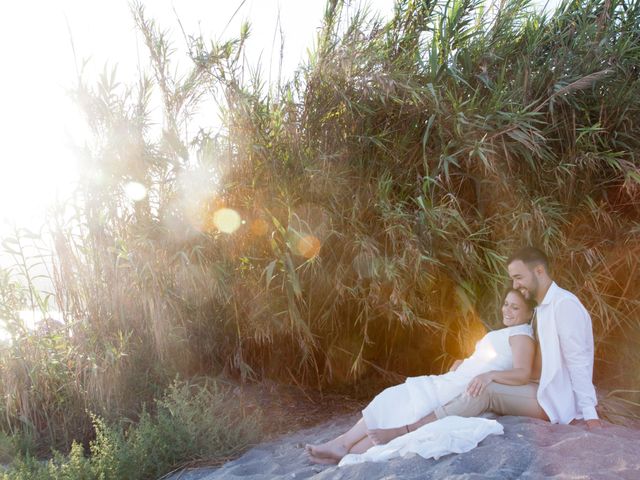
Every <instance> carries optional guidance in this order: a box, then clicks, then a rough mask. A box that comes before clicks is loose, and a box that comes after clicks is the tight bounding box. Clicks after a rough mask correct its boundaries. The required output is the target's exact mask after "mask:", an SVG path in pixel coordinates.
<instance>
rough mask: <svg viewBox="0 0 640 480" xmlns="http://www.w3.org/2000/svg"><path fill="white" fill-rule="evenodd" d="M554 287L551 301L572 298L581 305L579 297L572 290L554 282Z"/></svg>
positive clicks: (555, 301) (556, 301)
mask: <svg viewBox="0 0 640 480" xmlns="http://www.w3.org/2000/svg"><path fill="white" fill-rule="evenodd" d="M555 287H556V288H555V290H554V294H553V297H552V298H551V301H552V303H556V304H557V303H559V302H562V301H565V300H572V301H574V302H577V303H579V304H580V305H582V302H581V301H580V299H579V298H578V297H577V296H576V295H575V294H574V293H573V292H570V291H569V290H567V289H565V288H562V287H560V286H558V284H556V285H555Z"/></svg>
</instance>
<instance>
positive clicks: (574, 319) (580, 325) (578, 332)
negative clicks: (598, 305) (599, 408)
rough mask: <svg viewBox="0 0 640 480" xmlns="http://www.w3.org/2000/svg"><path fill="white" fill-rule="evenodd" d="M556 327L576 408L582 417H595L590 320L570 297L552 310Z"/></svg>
mask: <svg viewBox="0 0 640 480" xmlns="http://www.w3.org/2000/svg"><path fill="white" fill-rule="evenodd" d="M555 318H556V326H557V331H558V337H559V340H560V349H561V351H562V356H563V357H564V360H565V362H566V365H567V369H568V371H569V376H570V378H571V387H572V389H573V392H574V394H575V397H576V401H577V404H578V409H579V411H580V412H581V413H582V416H583V418H584V419H585V420H592V419H596V418H598V414H597V412H596V408H595V407H596V404H597V403H598V400H597V397H596V391H595V388H594V386H593V331H592V327H591V320H590V319H589V318H588V317H587V316H585V315H584V313H583V311H582V309H581V308H580V307H579V306H578V305H577V304H576V303H575V302H574V301H573V300H570V299H565V300H562V301H561V302H560V303H559V304H558V306H557V309H556V315H555Z"/></svg>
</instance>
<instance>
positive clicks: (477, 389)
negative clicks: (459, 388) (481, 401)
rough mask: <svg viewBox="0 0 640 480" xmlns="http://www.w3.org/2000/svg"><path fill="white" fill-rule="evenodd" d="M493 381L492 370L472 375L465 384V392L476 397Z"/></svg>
mask: <svg viewBox="0 0 640 480" xmlns="http://www.w3.org/2000/svg"><path fill="white" fill-rule="evenodd" d="M491 382H493V372H487V373H482V374H480V375H478V376H477V377H474V378H473V379H472V380H471V381H470V382H469V385H467V394H468V395H470V396H472V397H477V396H478V395H480V394H481V393H482V392H484V389H485V388H487V385H489V384H490V383H491Z"/></svg>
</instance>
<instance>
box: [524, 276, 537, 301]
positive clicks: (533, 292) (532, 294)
mask: <svg viewBox="0 0 640 480" xmlns="http://www.w3.org/2000/svg"><path fill="white" fill-rule="evenodd" d="M538 288H539V283H538V279H537V278H536V277H533V278H532V279H531V286H530V287H529V288H526V287H525V288H524V291H522V290H523V289H520V293H522V295H524V298H526V299H527V300H537V298H538Z"/></svg>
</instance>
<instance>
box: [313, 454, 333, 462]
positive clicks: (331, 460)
mask: <svg viewBox="0 0 640 480" xmlns="http://www.w3.org/2000/svg"><path fill="white" fill-rule="evenodd" d="M309 460H311V462H312V463H317V464H320V465H337V464H338V460H337V459H335V458H324V457H316V456H315V455H311V454H309Z"/></svg>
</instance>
